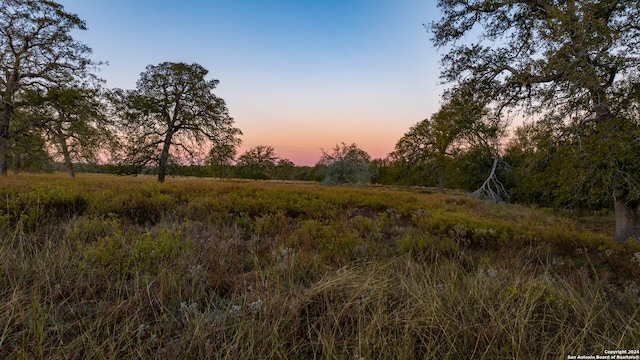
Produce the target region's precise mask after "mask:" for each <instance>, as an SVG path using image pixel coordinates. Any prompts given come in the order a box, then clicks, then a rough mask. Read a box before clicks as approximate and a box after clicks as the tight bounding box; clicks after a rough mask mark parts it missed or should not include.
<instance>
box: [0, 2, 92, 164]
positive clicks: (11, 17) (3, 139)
mask: <svg viewBox="0 0 640 360" xmlns="http://www.w3.org/2000/svg"><path fill="white" fill-rule="evenodd" d="M75 30H86V25H85V23H84V21H82V20H81V19H80V18H79V17H78V16H77V15H75V14H70V13H68V12H65V11H64V7H63V6H62V5H60V4H57V3H55V2H53V1H45V0H40V1H34V0H0V175H6V173H7V156H8V153H9V147H10V145H11V144H12V143H15V142H14V141H13V140H14V139H15V138H18V137H19V135H20V133H21V132H25V131H29V130H30V129H31V127H32V125H33V124H30V123H24V124H13V120H14V115H15V114H16V111H19V109H20V108H23V107H25V106H27V105H29V104H28V102H27V101H25V93H27V92H30V91H36V92H39V91H46V90H47V89H48V88H49V87H51V86H52V85H55V84H63V83H70V82H72V81H73V79H76V78H83V77H85V76H88V74H89V72H90V70H92V69H93V68H94V67H95V66H96V65H98V64H97V63H95V62H93V61H92V60H90V59H89V58H88V56H89V54H91V49H90V48H89V47H87V46H86V45H84V44H82V43H80V42H77V41H75V40H74V39H73V37H72V36H71V32H73V31H75Z"/></svg>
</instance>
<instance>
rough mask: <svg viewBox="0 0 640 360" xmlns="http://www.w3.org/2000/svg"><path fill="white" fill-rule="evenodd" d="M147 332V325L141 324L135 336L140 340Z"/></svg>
mask: <svg viewBox="0 0 640 360" xmlns="http://www.w3.org/2000/svg"><path fill="white" fill-rule="evenodd" d="M147 331H149V325H146V324H141V325H140V326H139V327H138V330H136V336H137V337H138V338H142V337H144V336H145V334H146V333H147Z"/></svg>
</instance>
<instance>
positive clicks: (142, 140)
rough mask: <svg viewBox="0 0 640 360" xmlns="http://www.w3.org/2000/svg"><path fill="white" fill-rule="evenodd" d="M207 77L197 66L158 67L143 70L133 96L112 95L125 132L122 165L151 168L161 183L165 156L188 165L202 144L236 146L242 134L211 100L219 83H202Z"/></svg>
mask: <svg viewBox="0 0 640 360" xmlns="http://www.w3.org/2000/svg"><path fill="white" fill-rule="evenodd" d="M207 74H208V70H206V69H205V68H204V67H202V66H201V65H199V64H185V63H172V62H163V63H161V64H158V65H149V66H147V68H146V70H145V71H144V72H143V73H142V74H140V79H139V80H138V82H137V83H136V90H135V91H128V92H124V91H122V90H116V91H114V92H113V93H112V98H113V99H114V102H115V103H116V104H117V107H118V108H119V112H120V114H121V120H122V123H123V124H122V125H123V129H126V131H125V133H124V134H122V135H125V136H126V146H127V149H126V154H124V155H125V156H126V157H125V159H126V161H125V163H127V164H131V165H137V166H147V165H157V166H158V181H159V182H163V181H164V179H165V176H166V174H167V170H168V168H167V166H168V164H169V163H170V156H173V157H174V158H176V159H177V160H178V161H180V160H189V159H191V160H192V159H194V158H198V157H199V156H200V155H201V154H199V153H198V150H202V149H201V148H202V147H203V146H204V145H205V143H206V142H207V141H209V142H213V143H221V144H230V145H232V146H235V145H236V144H237V143H238V140H237V136H238V135H241V134H242V132H241V131H240V130H239V129H237V128H234V127H233V119H232V118H231V116H229V112H228V110H227V107H226V104H225V102H224V100H222V99H221V98H219V97H217V96H215V95H214V94H213V90H214V89H215V88H216V86H217V85H218V82H219V81H218V80H206V79H205V77H206V76H207ZM172 148H173V150H172Z"/></svg>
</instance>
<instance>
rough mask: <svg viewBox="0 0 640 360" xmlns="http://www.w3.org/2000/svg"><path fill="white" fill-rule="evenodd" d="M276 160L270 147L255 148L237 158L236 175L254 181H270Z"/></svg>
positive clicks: (274, 153)
mask: <svg viewBox="0 0 640 360" xmlns="http://www.w3.org/2000/svg"><path fill="white" fill-rule="evenodd" d="M278 159H279V157H278V155H277V154H276V152H275V149H274V148H273V147H272V146H264V145H258V146H255V147H253V148H251V149H249V150H247V151H246V152H245V153H244V154H242V155H240V157H239V158H238V163H237V165H236V166H237V175H239V176H240V177H243V178H248V179H254V180H266V179H270V178H271V176H272V174H273V172H274V170H275V168H276V164H277V162H278Z"/></svg>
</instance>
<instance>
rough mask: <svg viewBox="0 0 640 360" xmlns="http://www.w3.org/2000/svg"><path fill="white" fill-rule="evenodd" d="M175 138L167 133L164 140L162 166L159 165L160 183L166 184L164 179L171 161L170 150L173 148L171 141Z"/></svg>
mask: <svg viewBox="0 0 640 360" xmlns="http://www.w3.org/2000/svg"><path fill="white" fill-rule="evenodd" d="M172 137H173V133H172V132H168V133H167V137H165V138H164V145H163V146H162V153H161V154H160V164H158V182H161V183H162V182H164V178H165V176H166V175H167V162H168V161H169V148H170V147H171V139H172Z"/></svg>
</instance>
